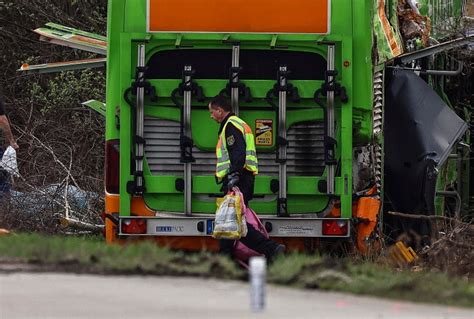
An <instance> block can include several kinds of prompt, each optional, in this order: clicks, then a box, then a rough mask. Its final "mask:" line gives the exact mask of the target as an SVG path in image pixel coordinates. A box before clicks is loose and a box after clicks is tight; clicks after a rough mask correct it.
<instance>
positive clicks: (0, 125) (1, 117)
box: [0, 97, 19, 198]
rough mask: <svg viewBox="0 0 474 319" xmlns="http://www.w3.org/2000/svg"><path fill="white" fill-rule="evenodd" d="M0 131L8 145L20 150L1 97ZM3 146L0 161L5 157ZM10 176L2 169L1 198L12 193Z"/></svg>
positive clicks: (0, 170) (0, 168) (0, 173)
mask: <svg viewBox="0 0 474 319" xmlns="http://www.w3.org/2000/svg"><path fill="white" fill-rule="evenodd" d="M0 130H1V131H2V132H3V136H4V137H5V139H6V140H7V141H8V145H10V146H11V147H13V148H14V149H15V150H18V148H19V147H18V144H17V143H16V140H15V138H14V137H13V134H12V131H11V128H10V122H9V121H8V118H7V116H6V114H5V105H4V104H3V101H2V98H1V97H0ZM3 152H4V149H3V145H0V159H1V158H2V156H3ZM9 177H10V176H9V174H8V173H7V172H6V171H5V170H4V169H3V168H2V167H0V198H1V197H2V196H1V193H8V192H9V191H10V178H9Z"/></svg>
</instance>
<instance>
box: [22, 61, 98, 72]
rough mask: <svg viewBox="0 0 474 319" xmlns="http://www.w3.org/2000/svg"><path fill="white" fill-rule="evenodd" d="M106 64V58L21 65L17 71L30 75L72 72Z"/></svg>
mask: <svg viewBox="0 0 474 319" xmlns="http://www.w3.org/2000/svg"><path fill="white" fill-rule="evenodd" d="M106 62H107V59H106V58H100V59H87V60H77V61H66V62H55V63H44V64H36V65H29V64H23V65H22V66H21V67H20V68H19V69H18V70H17V71H18V72H24V73H26V74H30V73H53V72H63V71H73V70H83V69H90V68H102V67H105V65H106Z"/></svg>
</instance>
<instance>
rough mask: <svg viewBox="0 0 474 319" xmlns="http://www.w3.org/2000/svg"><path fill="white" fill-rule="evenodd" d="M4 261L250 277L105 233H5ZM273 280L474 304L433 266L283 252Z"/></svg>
mask: <svg viewBox="0 0 474 319" xmlns="http://www.w3.org/2000/svg"><path fill="white" fill-rule="evenodd" d="M2 262H3V263H5V262H8V263H28V264H34V265H36V266H37V267H38V268H39V269H40V270H41V269H43V270H48V271H73V272H81V273H100V274H148V275H168V276H199V277H214V278H222V279H237V280H244V279H246V278H247V273H246V272H245V271H244V270H242V269H240V268H238V267H237V266H236V264H235V263H234V262H232V261H231V260H230V259H228V258H226V257H223V256H220V255H217V254H212V253H210V252H201V253H184V252H179V251H178V252H177V251H170V250H168V249H165V248H160V247H158V246H156V245H155V244H153V243H150V242H142V243H140V244H133V245H128V246H118V245H113V246H109V245H106V244H105V243H104V241H103V240H102V238H90V237H89V238H80V237H59V236H48V237H46V236H41V235H38V234H14V235H9V236H3V237H0V264H1V263H2ZM0 269H1V267H0ZM268 282H270V283H274V284H279V285H287V286H293V287H300V288H309V289H321V290H328V291H340V292H349V293H353V294H357V295H372V296H379V297H385V298H396V299H403V300H410V301H415V302H428V303H435V304H444V305H453V306H465V307H473V306H474V305H473V303H472V300H474V283H473V282H472V281H469V280H467V279H465V278H460V277H452V276H448V275H447V274H445V273H440V272H435V271H429V270H424V271H416V272H414V271H411V270H409V269H405V270H399V269H393V268H391V267H389V266H386V265H380V264H375V263H371V262H367V261H361V260H353V259H349V258H344V259H340V258H339V259H337V258H330V257H321V256H316V255H305V254H289V255H286V256H282V257H280V258H279V259H277V260H276V261H275V262H274V263H273V264H272V265H270V267H269V269H268Z"/></svg>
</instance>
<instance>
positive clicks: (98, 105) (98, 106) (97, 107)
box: [81, 100, 106, 117]
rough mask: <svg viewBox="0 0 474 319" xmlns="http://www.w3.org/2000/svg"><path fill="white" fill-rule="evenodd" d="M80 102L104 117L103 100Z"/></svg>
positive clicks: (104, 106) (104, 107)
mask: <svg viewBox="0 0 474 319" xmlns="http://www.w3.org/2000/svg"><path fill="white" fill-rule="evenodd" d="M81 104H82V105H85V106H87V107H90V108H91V109H93V110H94V111H96V112H97V113H99V114H101V115H103V116H104V117H105V112H106V104H105V103H104V102H101V101H97V100H89V101H86V102H82V103H81Z"/></svg>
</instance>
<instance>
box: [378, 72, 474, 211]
mask: <svg viewBox="0 0 474 319" xmlns="http://www.w3.org/2000/svg"><path fill="white" fill-rule="evenodd" d="M387 75H388V78H387V86H386V96H385V98H386V109H385V111H386V116H385V129H384V133H385V194H386V196H387V198H388V199H389V200H390V201H391V202H392V205H393V208H394V209H396V210H398V211H401V212H420V211H425V212H429V213H433V212H434V196H435V185H436V175H437V170H438V169H439V167H440V166H441V165H443V164H444V162H445V161H446V159H447V158H448V155H449V154H450V153H451V150H452V149H453V147H454V145H455V144H456V142H457V141H458V140H459V139H460V138H461V137H462V136H463V134H464V133H465V132H466V130H467V128H468V126H467V124H466V123H465V122H464V121H463V120H462V119H461V118H460V117H459V116H457V115H456V113H455V112H454V111H453V110H452V109H451V108H449V107H448V105H446V103H444V101H443V100H442V99H441V98H440V97H439V96H438V95H437V94H436V92H434V91H433V90H432V89H431V87H429V86H428V84H426V82H424V81H423V80H422V79H421V78H419V77H418V76H417V75H416V74H415V73H414V72H412V71H407V70H397V69H395V70H392V71H391V72H389V71H387Z"/></svg>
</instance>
